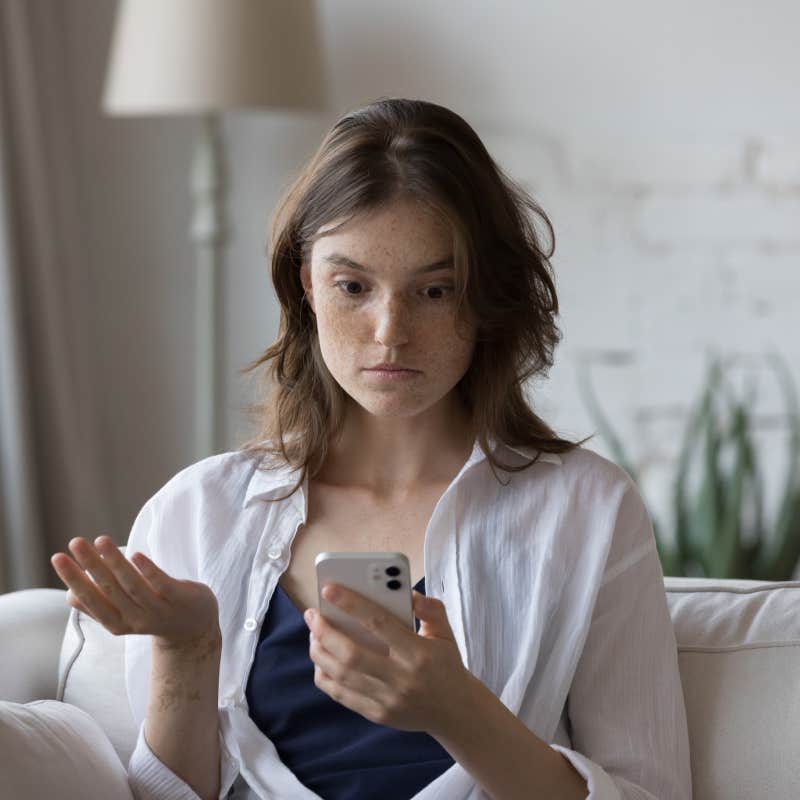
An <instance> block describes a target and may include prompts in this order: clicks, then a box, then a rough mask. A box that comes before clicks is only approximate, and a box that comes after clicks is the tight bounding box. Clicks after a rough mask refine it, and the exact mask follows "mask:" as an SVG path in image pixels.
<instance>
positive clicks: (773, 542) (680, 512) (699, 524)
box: [579, 353, 800, 581]
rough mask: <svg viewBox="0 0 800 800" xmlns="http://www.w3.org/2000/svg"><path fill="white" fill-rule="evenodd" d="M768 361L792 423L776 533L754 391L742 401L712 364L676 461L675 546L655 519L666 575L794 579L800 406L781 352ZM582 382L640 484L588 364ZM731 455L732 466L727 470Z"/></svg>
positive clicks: (623, 463) (717, 363) (602, 429)
mask: <svg viewBox="0 0 800 800" xmlns="http://www.w3.org/2000/svg"><path fill="white" fill-rule="evenodd" d="M767 359H768V361H769V363H770V364H771V365H772V367H773V368H774V369H775V371H776V373H777V375H778V380H779V383H780V385H781V387H782V390H783V394H784V396H785V398H786V417H787V420H788V422H789V437H788V448H789V458H788V466H787V472H786V477H785V481H784V489H783V493H782V496H781V500H780V503H779V507H778V512H777V515H776V518H775V522H774V533H773V536H771V537H768V536H766V527H765V524H764V519H763V485H762V481H761V475H760V471H759V468H758V460H757V457H756V451H755V447H754V445H753V438H752V415H751V413H750V411H749V410H748V409H750V408H752V406H753V400H754V397H753V394H752V393H750V394H749V395H748V397H747V398H745V399H744V400H740V399H738V398H736V397H735V396H734V393H733V391H732V390H731V387H730V383H729V382H728V381H727V380H726V379H725V375H724V369H723V364H722V361H721V360H720V359H718V358H717V359H713V360H712V362H711V364H710V366H709V370H708V378H707V380H706V384H705V388H704V390H703V392H702V396H701V398H700V401H699V402H698V404H697V406H696V408H695V410H694V411H693V412H692V414H691V415H690V417H689V421H688V424H687V426H686V431H685V435H684V439H683V443H682V447H681V450H680V454H679V456H678V462H677V466H676V474H675V479H674V484H673V501H674V511H675V529H674V534H675V535H674V537H673V542H674V544H672V545H670V544H668V543H667V542H666V541H665V537H664V536H663V533H662V530H663V528H662V526H661V524H660V523H659V522H658V521H657V520H656V519H655V518H654V516H653V514H652V513H651V515H650V517H651V520H652V522H653V531H654V533H655V538H656V545H657V548H658V555H659V558H660V560H661V565H662V569H663V572H664V575H695V576H696V575H699V576H702V577H716V578H744V579H748V578H749V579H753V580H770V581H782V580H790V579H791V578H792V576H793V573H794V569H795V567H796V565H797V563H798V560H800V403H798V398H797V392H796V390H795V387H794V384H793V382H792V380H791V375H790V372H789V370H788V369H787V368H786V366H785V364H783V363H782V361H781V360H780V358H779V357H778V355H777V353H776V354H772V355H768V356H767ZM579 385H580V386H581V388H582V392H583V396H584V399H585V402H586V405H587V408H588V410H589V413H590V414H591V416H592V417H593V419H594V421H595V423H596V425H597V429H598V432H599V433H600V435H601V436H602V437H603V438H604V439H605V440H606V442H607V443H608V445H609V447H610V449H611V451H612V454H613V457H614V460H615V461H616V462H617V464H618V465H619V466H620V467H622V468H623V469H624V470H625V471H626V472H627V473H628V474H629V475H630V476H631V478H632V479H633V480H634V481H635V482H636V483H637V484H639V485H640V481H639V478H638V475H637V470H636V468H635V467H634V464H633V462H632V461H631V459H630V458H629V457H628V455H627V453H626V451H625V448H624V447H623V444H622V441H621V440H620V438H619V436H618V435H617V434H616V433H615V431H614V429H613V427H612V425H611V423H610V421H609V419H608V417H607V416H606V415H605V413H604V412H603V411H602V409H601V407H600V403H599V402H598V400H597V396H596V394H595V392H594V390H593V388H592V386H591V381H590V378H589V369H588V367H587V368H585V369H584V370H582V371H579ZM720 405H721V406H722V411H721V410H720V408H719V406H720ZM725 409H727V411H728V413H727V415H726V414H725V413H724V410H725ZM726 455H730V456H731V459H730V460H731V462H732V463H731V464H730V465H729V466H727V467H726V465H725V456H726ZM693 466H696V467H699V470H700V482H699V488H698V489H696V490H694V491H693V492H690V490H689V486H688V479H689V474H690V470H691V468H692V467H693Z"/></svg>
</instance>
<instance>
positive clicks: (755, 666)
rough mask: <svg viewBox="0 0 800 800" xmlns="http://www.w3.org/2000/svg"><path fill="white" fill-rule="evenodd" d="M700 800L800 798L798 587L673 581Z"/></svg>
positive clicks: (668, 581)
mask: <svg viewBox="0 0 800 800" xmlns="http://www.w3.org/2000/svg"><path fill="white" fill-rule="evenodd" d="M664 586H665V589H666V593H667V603H668V605H669V609H670V614H671V617H672V623H673V627H674V630H675V638H676V641H677V645H678V661H679V665H680V671H681V684H682V686H683V693H684V698H685V701H686V711H687V716H688V724H689V738H690V753H691V759H692V783H693V788H694V792H693V795H694V798H695V800H717V799H718V798H719V800H722V798H724V799H725V800H753V798H757V797H758V798H761V797H769V798H770V800H790V799H791V800H796V798H797V797H798V796H799V795H800V723H798V720H800V581H786V582H769V583H766V582H763V581H749V580H718V579H714V578H678V577H666V578H665V579H664Z"/></svg>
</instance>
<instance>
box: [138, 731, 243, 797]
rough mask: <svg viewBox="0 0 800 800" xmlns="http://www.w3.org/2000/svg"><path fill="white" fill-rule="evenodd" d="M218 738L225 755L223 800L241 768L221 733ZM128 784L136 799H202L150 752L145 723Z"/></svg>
mask: <svg viewBox="0 0 800 800" xmlns="http://www.w3.org/2000/svg"><path fill="white" fill-rule="evenodd" d="M219 739H220V742H219V745H220V752H221V754H222V772H221V774H220V794H219V800H223V799H224V798H226V797H227V796H228V794H229V792H230V787H231V786H233V783H234V781H235V780H236V777H237V775H238V774H239V768H238V765H237V764H236V762H235V761H234V760H233V759H232V758H231V757H230V755H229V754H228V752H227V749H226V747H225V742H224V739H223V737H222V733H221V732H220V735H219ZM128 784H129V786H130V787H131V792H133V796H134V797H135V798H136V800H202V798H201V797H200V795H198V794H197V792H195V790H194V789H192V787H191V786H189V784H188V783H186V781H184V780H183V779H182V778H179V777H178V776H177V775H176V774H175V773H174V772H173V771H172V770H171V769H170V768H169V767H168V766H167V765H166V764H164V762H163V761H161V760H160V759H159V758H158V757H157V756H156V755H155V753H153V751H152V750H151V749H150V747H149V746H148V744H147V740H146V739H145V738H144V722H142V724H141V725H140V726H139V737H138V739H137V740H136V747H135V748H134V751H133V753H132V754H131V757H130V760H129V761H128Z"/></svg>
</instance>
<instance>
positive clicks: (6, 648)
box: [0, 588, 72, 703]
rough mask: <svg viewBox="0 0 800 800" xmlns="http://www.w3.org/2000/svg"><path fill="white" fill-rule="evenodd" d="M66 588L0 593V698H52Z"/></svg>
mask: <svg viewBox="0 0 800 800" xmlns="http://www.w3.org/2000/svg"><path fill="white" fill-rule="evenodd" d="M66 596H67V592H66V589H63V590H62V589H44V588H42V589H22V590H20V591H17V592H7V593H6V594H0V642H2V644H3V646H2V647H0V700H9V701H11V702H14V703H29V702H32V701H34V700H55V699H56V694H57V692H58V663H59V656H60V653H61V643H62V641H63V639H64V631H65V629H66V625H67V620H68V619H69V615H70V612H71V611H72V608H71V606H70V605H69V604H68V603H67V600H66Z"/></svg>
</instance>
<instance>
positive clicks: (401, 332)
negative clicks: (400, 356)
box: [375, 297, 412, 347]
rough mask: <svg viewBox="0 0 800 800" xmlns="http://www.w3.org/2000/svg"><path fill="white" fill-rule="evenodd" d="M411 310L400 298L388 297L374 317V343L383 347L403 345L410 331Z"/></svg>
mask: <svg viewBox="0 0 800 800" xmlns="http://www.w3.org/2000/svg"><path fill="white" fill-rule="evenodd" d="M411 317H412V315H411V309H410V308H409V307H408V302H407V301H406V300H404V299H402V298H400V297H389V298H388V299H386V300H384V301H383V302H381V303H380V304H379V306H378V310H377V312H376V317H375V341H376V342H377V343H378V344H382V345H383V346H384V347H399V346H400V345H403V344H405V343H406V342H407V341H408V340H409V338H410V336H411V330H412V319H411Z"/></svg>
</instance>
